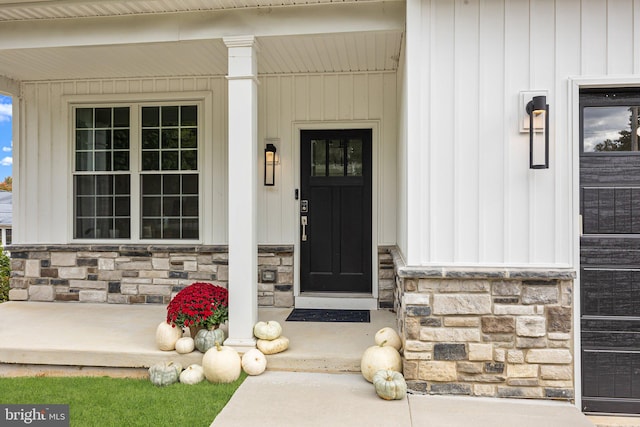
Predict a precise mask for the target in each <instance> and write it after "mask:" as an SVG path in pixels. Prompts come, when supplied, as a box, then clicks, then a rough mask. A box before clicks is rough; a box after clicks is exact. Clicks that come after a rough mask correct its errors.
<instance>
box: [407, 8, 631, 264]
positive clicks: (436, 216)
mask: <svg viewBox="0 0 640 427" xmlns="http://www.w3.org/2000/svg"><path fill="white" fill-rule="evenodd" d="M405 47H406V52H404V56H403V58H405V59H403V63H402V64H401V67H400V72H399V80H400V82H399V85H398V86H399V88H400V89H399V94H400V97H401V100H400V102H399V105H400V122H401V123H403V122H404V121H406V126H407V129H406V135H404V134H403V132H401V133H400V138H399V141H398V145H399V148H398V150H399V153H400V154H399V156H400V158H399V164H400V165H401V166H400V170H406V176H407V178H406V179H402V180H401V181H400V183H401V184H400V185H401V186H402V188H400V189H399V191H398V194H399V199H400V208H399V212H402V213H401V214H399V215H398V218H399V227H398V230H400V232H399V234H398V245H399V247H400V249H401V251H402V252H403V254H404V256H405V258H406V261H407V263H408V264H409V265H434V266H478V265H480V266H487V267H494V266H507V267H510V266H512V267H521V266H528V267H536V266H538V267H571V266H573V264H574V251H575V245H576V244H577V242H576V240H575V236H576V232H575V230H576V227H578V218H577V216H576V215H575V214H574V212H575V207H576V204H577V203H578V200H574V186H576V185H577V182H574V181H575V179H574V171H573V164H574V156H575V155H577V149H576V146H575V145H576V138H575V137H574V134H573V131H572V126H573V122H572V120H573V117H574V116H573V114H574V111H575V109H576V108H577V106H576V105H573V104H572V105H570V102H573V101H571V99H570V97H569V93H570V91H569V78H571V77H575V76H601V77H604V78H605V79H606V77H607V76H609V77H612V78H613V77H616V78H618V80H620V79H619V77H620V76H625V75H626V76H631V75H633V74H636V75H637V74H638V73H640V1H639V0H615V1H612V0H609V1H607V0H562V1H553V0H528V1H527V0H523V1H509V0H455V1H450V0H422V1H420V0H408V1H407V36H406V42H405ZM636 77H637V76H636ZM535 90H542V91H547V93H548V96H547V101H548V103H549V105H550V110H551V114H550V132H551V133H550V168H549V169H548V170H530V169H529V168H528V162H529V159H528V156H529V146H528V134H526V133H520V131H519V119H518V117H519V114H521V113H520V112H519V109H520V101H519V99H520V98H519V97H520V92H522V91H535ZM525 117H526V116H525ZM403 126H404V125H403ZM407 230H410V231H409V232H408V231H407Z"/></svg>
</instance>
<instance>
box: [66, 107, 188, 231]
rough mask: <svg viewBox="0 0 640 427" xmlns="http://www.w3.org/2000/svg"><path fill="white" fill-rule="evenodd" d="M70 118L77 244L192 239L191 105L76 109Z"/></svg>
mask: <svg viewBox="0 0 640 427" xmlns="http://www.w3.org/2000/svg"><path fill="white" fill-rule="evenodd" d="M134 108H135V110H134ZM132 111H134V112H138V113H139V114H131V112H132ZM75 117H76V129H75V132H76V134H75V137H76V143H75V155H76V159H75V162H76V168H75V173H74V200H75V230H74V237H75V238H76V239H134V240H136V239H140V240H144V239H150V240H151V239H162V240H172V239H176V240H182V239H198V238H199V185H198V106H197V105H154V106H149V105H141V106H137V107H131V108H130V107H113V108H110V107H107V108H103V107H100V108H84V107H82V108H76V109H75ZM132 128H133V129H135V130H136V132H132V131H131V129H132ZM134 134H135V135H136V140H131V135H134ZM138 139H139V141H138ZM133 150H135V151H133ZM132 153H135V154H136V155H137V156H132ZM134 157H135V158H139V164H140V166H139V167H138V166H137V165H135V164H131V159H132V158H134ZM132 200H139V204H138V203H132ZM133 210H138V212H133ZM132 218H135V221H132ZM135 224H139V227H136V226H135Z"/></svg>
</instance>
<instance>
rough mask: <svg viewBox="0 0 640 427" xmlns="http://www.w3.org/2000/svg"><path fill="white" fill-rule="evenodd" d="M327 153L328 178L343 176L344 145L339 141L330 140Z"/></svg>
mask: <svg viewBox="0 0 640 427" xmlns="http://www.w3.org/2000/svg"><path fill="white" fill-rule="evenodd" d="M327 145H328V147H327V148H328V151H329V164H328V167H327V169H328V171H329V176H344V145H343V144H342V141H341V140H339V139H332V140H330V141H329V142H328V144H327Z"/></svg>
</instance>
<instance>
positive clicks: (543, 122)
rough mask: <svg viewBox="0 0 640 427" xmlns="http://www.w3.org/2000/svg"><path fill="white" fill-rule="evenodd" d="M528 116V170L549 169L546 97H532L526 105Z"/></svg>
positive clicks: (547, 107)
mask: <svg viewBox="0 0 640 427" xmlns="http://www.w3.org/2000/svg"><path fill="white" fill-rule="evenodd" d="M526 111H527V114H529V168H530V169H548V168H549V104H547V97H546V96H534V97H533V98H532V99H531V101H529V102H528V103H527V107H526Z"/></svg>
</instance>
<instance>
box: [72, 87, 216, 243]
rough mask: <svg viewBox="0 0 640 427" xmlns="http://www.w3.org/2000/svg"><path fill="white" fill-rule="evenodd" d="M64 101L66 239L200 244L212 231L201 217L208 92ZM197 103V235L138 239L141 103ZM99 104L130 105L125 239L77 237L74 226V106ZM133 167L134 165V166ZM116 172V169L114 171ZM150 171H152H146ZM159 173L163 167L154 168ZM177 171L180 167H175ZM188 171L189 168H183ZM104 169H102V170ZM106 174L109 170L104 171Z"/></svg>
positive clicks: (205, 197) (77, 97) (81, 97)
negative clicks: (66, 132)
mask: <svg viewBox="0 0 640 427" xmlns="http://www.w3.org/2000/svg"><path fill="white" fill-rule="evenodd" d="M63 99H64V102H65V103H66V105H67V109H66V113H67V115H68V117H67V120H66V121H67V123H68V129H69V137H68V141H69V142H68V147H69V165H71V167H70V171H69V175H68V188H69V194H70V195H71V197H70V198H69V205H68V212H69V213H70V214H69V216H68V228H67V229H68V241H70V242H71V243H78V244H91V243H100V244H139V243H141V244H163V245H166V244H202V242H203V241H204V240H206V236H208V235H209V234H210V233H211V230H208V229H207V228H206V227H207V226H208V225H209V221H206V220H205V218H204V215H203V214H204V212H205V209H204V207H205V206H208V205H209V203H208V199H209V197H210V196H209V194H208V193H206V192H205V191H204V183H205V182H206V181H205V175H206V169H207V166H206V165H205V161H206V159H207V158H208V156H207V151H208V147H207V145H210V143H211V140H212V133H211V132H212V130H211V127H210V126H209V125H208V123H207V122H206V120H205V118H206V117H208V114H210V112H211V110H212V93H211V92H180V93H166V94H123V95H106V96H100V95H75V96H66V97H64V98H63ZM188 104H190V105H197V106H198V155H197V156H198V157H197V158H198V169H197V174H198V239H141V230H140V226H141V208H142V206H141V190H140V176H141V174H142V172H143V171H142V163H141V162H142V159H141V155H140V149H141V138H142V132H141V130H142V117H141V111H142V107H143V106H144V107H147V106H168V105H188ZM99 107H129V108H130V118H131V121H130V124H129V125H130V136H129V137H130V152H129V153H130V157H129V165H130V166H129V168H130V170H129V176H130V177H131V181H130V185H131V195H130V197H131V202H130V203H131V206H130V209H131V212H130V216H131V224H130V226H131V237H130V238H126V239H121V238H120V239H98V238H96V239H77V238H75V235H74V230H75V220H76V218H75V209H74V203H75V192H74V188H73V185H74V176H75V174H76V170H75V161H76V160H75V109H76V108H99ZM134 168H135V169H134ZM113 172H118V173H120V172H119V171H113ZM146 172H147V173H150V172H151V171H146ZM157 172H158V173H160V174H162V172H163V171H157ZM175 172H176V173H179V172H180V171H175ZM186 172H189V171H186ZM101 173H103V172H101ZM104 173H105V174H109V172H104Z"/></svg>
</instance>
